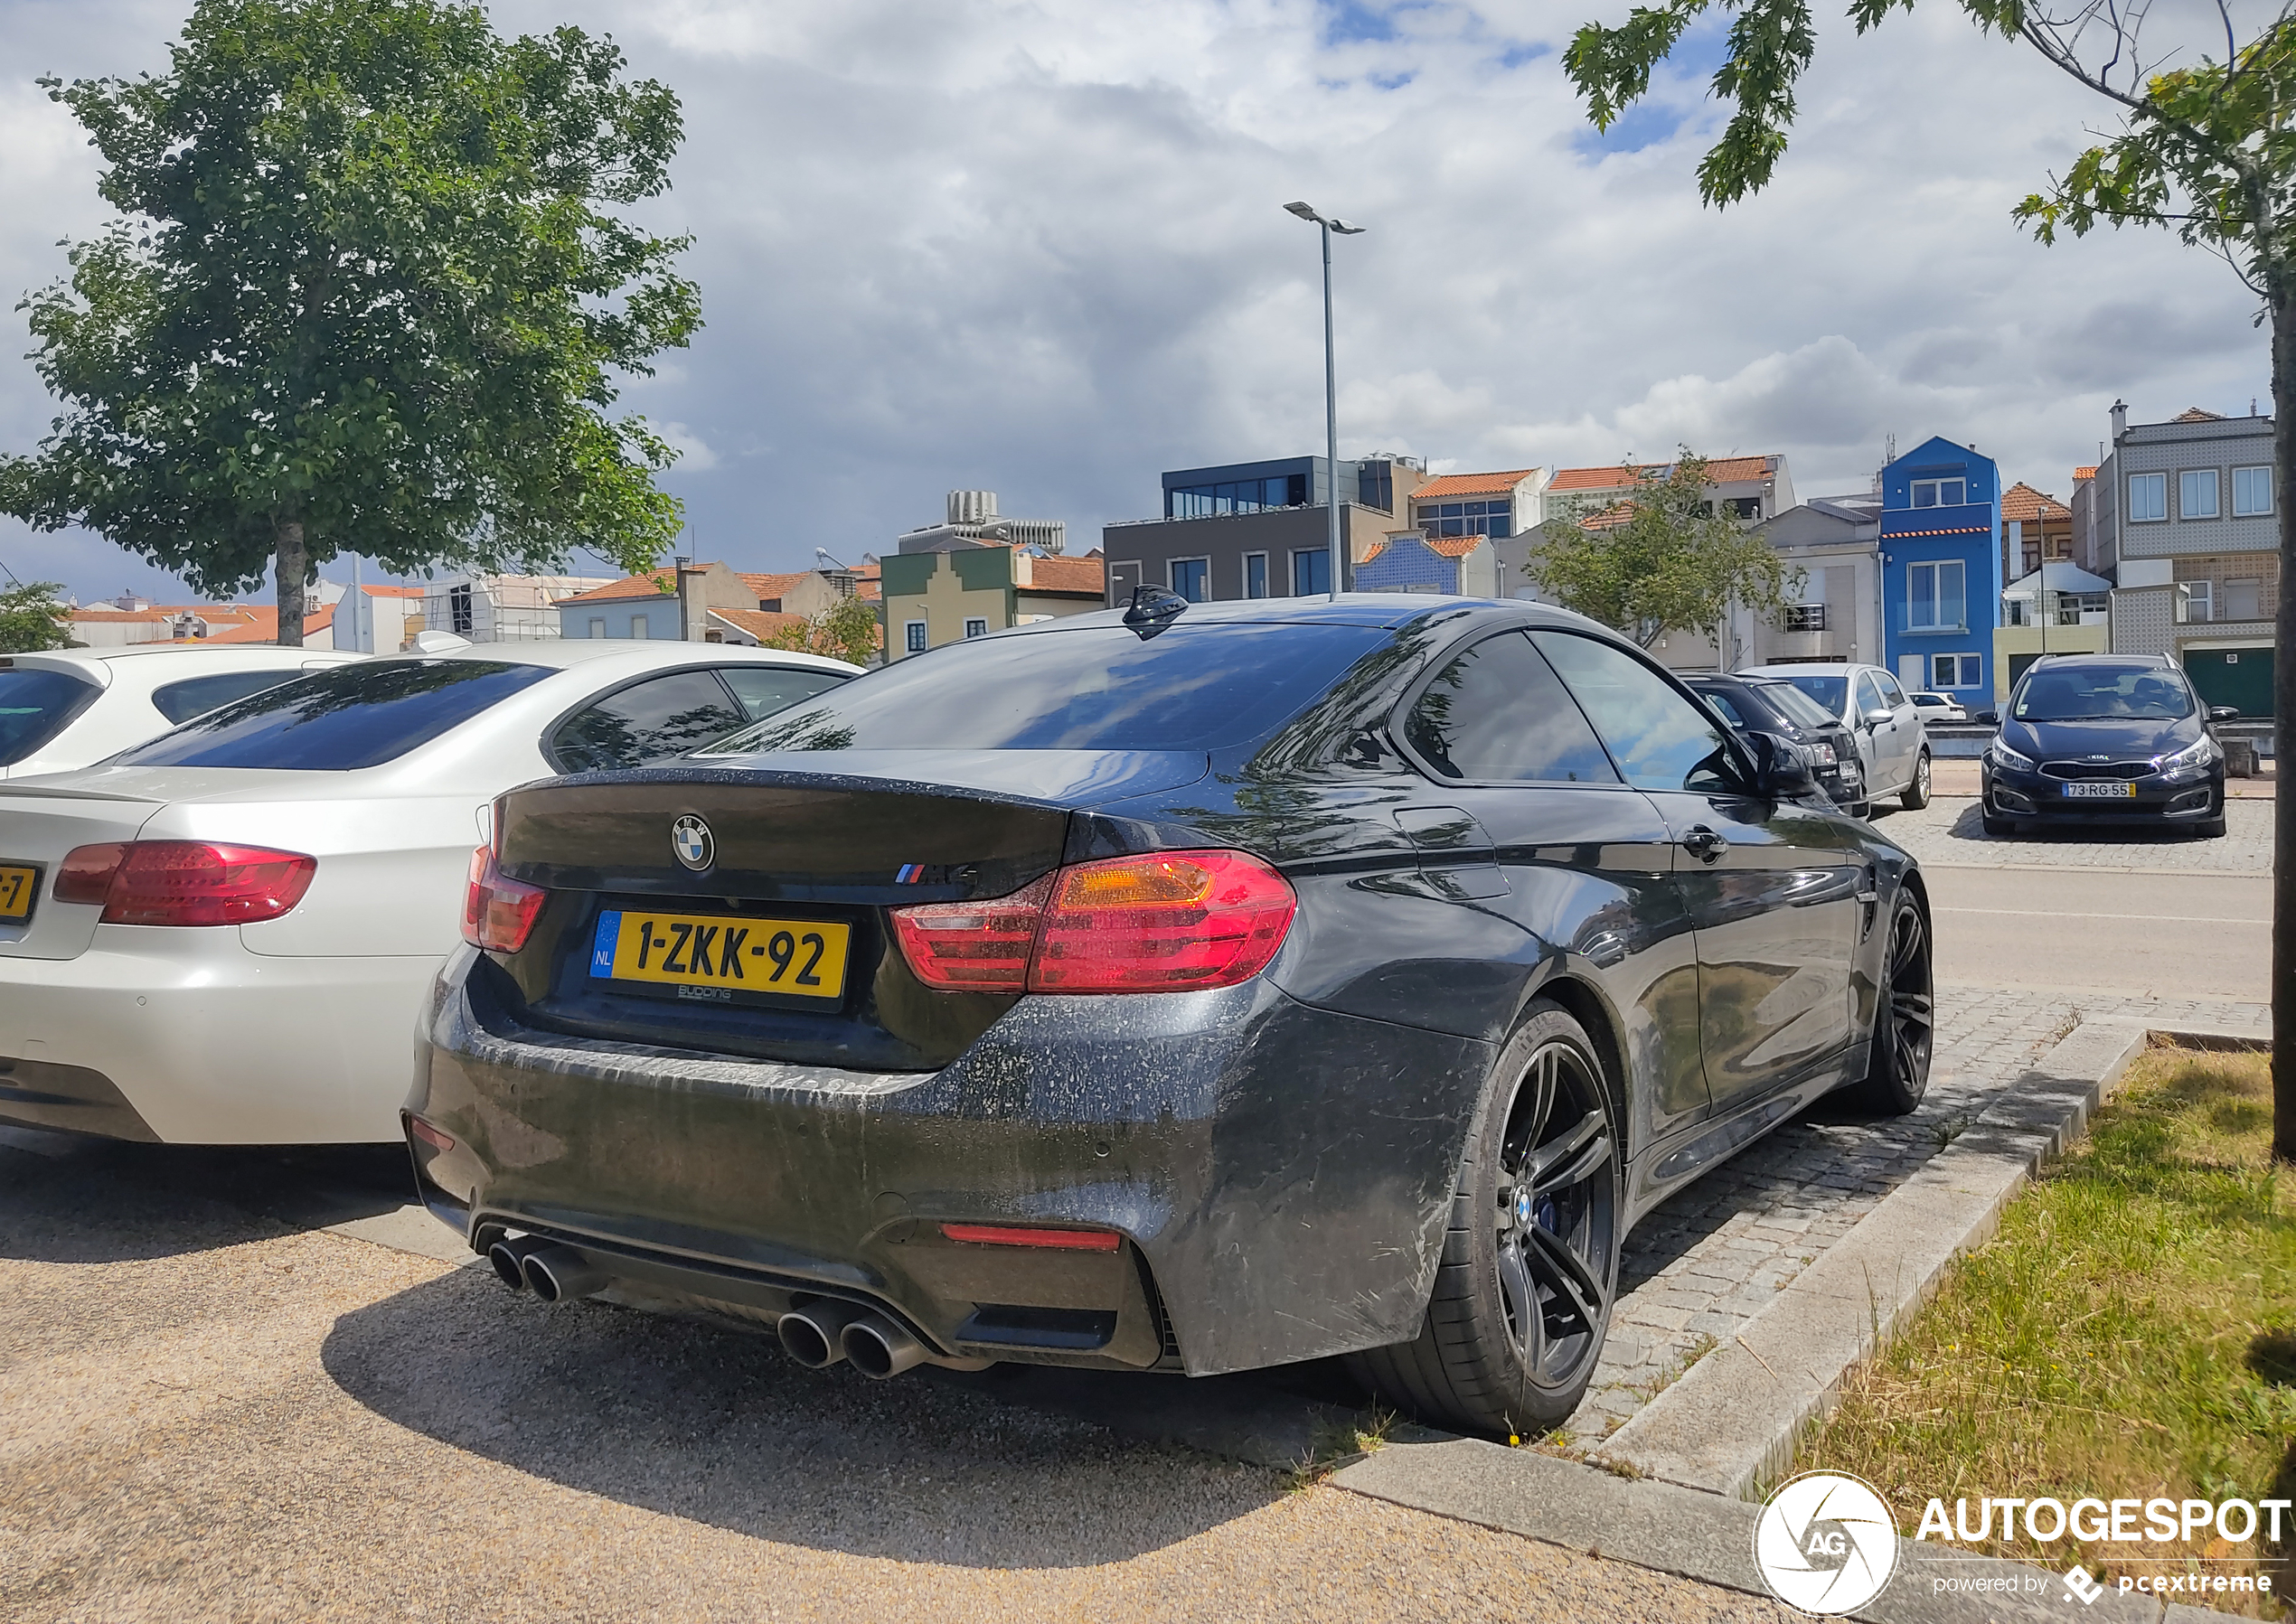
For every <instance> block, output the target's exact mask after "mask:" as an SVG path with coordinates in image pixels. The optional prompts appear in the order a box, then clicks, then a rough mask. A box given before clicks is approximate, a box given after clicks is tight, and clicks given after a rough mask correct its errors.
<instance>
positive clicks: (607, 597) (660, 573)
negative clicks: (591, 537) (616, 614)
mask: <svg viewBox="0 0 2296 1624" xmlns="http://www.w3.org/2000/svg"><path fill="white" fill-rule="evenodd" d="M664 581H667V582H669V583H670V591H669V592H668V593H664V592H663V590H662V583H663V582H664ZM676 591H677V577H674V576H673V575H672V574H671V573H670V572H669V570H668V569H666V568H663V569H660V570H656V571H655V572H654V574H653V575H626V576H624V577H622V578H621V579H620V580H618V581H609V582H607V584H606V585H605V586H603V587H591V588H590V589H589V590H588V592H578V593H576V594H575V595H574V596H572V597H561V598H557V599H554V600H553V604H554V605H555V604H604V603H611V602H613V601H614V600H615V599H616V598H624V597H665V596H674V595H675V593H676Z"/></svg>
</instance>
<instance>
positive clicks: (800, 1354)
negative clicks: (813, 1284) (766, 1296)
mask: <svg viewBox="0 0 2296 1624" xmlns="http://www.w3.org/2000/svg"><path fill="white" fill-rule="evenodd" d="M860 1317H861V1310H859V1309H857V1308H855V1307H853V1306H852V1304H851V1303H845V1302H832V1301H830V1300H827V1299H823V1300H822V1301H819V1302H809V1303H807V1304H806V1305H805V1307H804V1308H802V1309H792V1310H789V1312H787V1313H786V1314H784V1315H783V1316H782V1317H781V1318H780V1319H777V1320H776V1321H775V1322H774V1330H775V1331H776V1333H777V1334H778V1335H779V1336H780V1338H781V1348H782V1351H783V1352H784V1353H786V1354H787V1355H788V1356H790V1357H791V1358H793V1359H795V1360H796V1361H797V1363H798V1364H800V1365H803V1366H805V1368H806V1369H808V1370H826V1369H828V1368H829V1367H830V1366H832V1365H834V1364H836V1363H837V1361H838V1360H840V1359H842V1358H843V1357H844V1356H845V1346H844V1343H843V1341H842V1336H843V1334H844V1329H845V1328H846V1327H847V1326H848V1325H850V1324H852V1322H853V1321H854V1320H855V1319H859V1318H860Z"/></svg>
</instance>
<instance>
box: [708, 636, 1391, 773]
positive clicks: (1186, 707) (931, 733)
mask: <svg viewBox="0 0 2296 1624" xmlns="http://www.w3.org/2000/svg"><path fill="white" fill-rule="evenodd" d="M1394 640H1395V634H1394V633H1392V632H1390V631H1388V630H1386V629H1384V628H1382V627H1379V626H1353V625H1333V624H1328V623H1317V622H1306V623H1296V622H1295V623H1285V622H1282V621H1216V622H1213V623H1211V624H1206V625H1196V626H1191V625H1190V624H1187V622H1186V621H1185V620H1182V621H1181V622H1180V623H1178V624H1174V625H1172V626H1170V627H1167V628H1166V629H1165V630H1164V631H1162V632H1161V633H1159V634H1156V635H1155V636H1153V637H1152V638H1149V639H1147V640H1146V641H1144V642H1143V640H1142V639H1141V638H1140V637H1138V636H1137V635H1135V634H1134V633H1133V632H1132V631H1130V630H1129V629H1127V628H1125V627H1124V626H1112V625H1106V624H1101V625H1094V626H1078V627H1074V628H1067V629H1062V630H1058V631H1046V632H1023V633H1020V634H1007V635H1004V636H999V637H976V638H973V639H971V640H969V641H965V642H959V643H948V644H946V645H944V646H943V647H941V648H937V649H935V650H934V651H932V652H930V653H927V654H913V655H911V656H909V657H908V659H905V660H898V661H895V662H893V663H892V664H891V665H889V666H885V667H882V668H881V669H880V670H877V671H870V673H869V674H868V675H867V676H863V677H856V678H854V679H853V680H852V681H850V682H846V683H843V684H842V685H841V686H839V687H837V688H834V689H832V690H829V691H828V692H826V693H823V694H819V695H816V696H815V697H814V698H813V699H808V700H805V702H803V703H801V704H796V705H792V706H791V707H790V708H789V709H787V710H786V711H784V712H782V713H781V714H780V715H779V716H774V717H768V718H766V719H765V720H764V721H762V722H759V723H757V725H756V726H755V727H752V728H745V729H744V730H743V731H742V732H740V733H739V734H737V735H735V736H734V737H731V738H729V739H726V740H724V741H723V742H721V743H720V744H718V745H716V746H712V747H711V750H710V754H711V755H712V756H728V755H763V754H766V753H767V752H771V751H778V750H1218V749H1223V748H1226V747H1227V746H1231V745H1240V744H1243V743H1245V742H1246V741H1247V740H1250V739H1256V738H1259V737H1263V736H1265V735H1266V734H1268V733H1272V732H1273V731H1275V729H1276V728H1279V727H1281V726H1282V725H1283V724H1284V722H1287V721H1289V720H1290V719H1291V718H1293V717H1294V715H1296V714H1298V712H1299V711H1300V710H1301V709H1303V708H1304V707H1305V706H1306V705H1307V704H1308V703H1309V702H1310V701H1311V700H1313V699H1315V698H1316V697H1317V696H1318V695H1320V694H1322V692H1323V691H1324V690H1326V689H1327V688H1329V687H1331V684H1332V683H1333V682H1335V681H1338V680H1339V677H1340V675H1341V672H1343V671H1346V670H1347V669H1348V668H1349V667H1350V666H1351V665H1353V664H1354V663H1355V662H1357V661H1358V660H1360V659H1362V658H1363V657H1364V656H1365V655H1367V654H1369V653H1370V652H1372V651H1373V650H1375V649H1379V648H1382V647H1388V646H1391V645H1392V644H1393V643H1394Z"/></svg>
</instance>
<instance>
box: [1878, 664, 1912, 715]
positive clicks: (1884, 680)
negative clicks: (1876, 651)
mask: <svg viewBox="0 0 2296 1624" xmlns="http://www.w3.org/2000/svg"><path fill="white" fill-rule="evenodd" d="M1874 681H1877V682H1878V683H1880V684H1881V702H1882V703H1883V704H1885V705H1887V706H1888V707H1889V708H1890V709H1892V710H1895V709H1897V707H1898V706H1900V705H1903V704H1904V703H1905V690H1904V689H1902V688H1900V687H1898V686H1897V679H1896V678H1895V677H1893V676H1891V675H1890V674H1889V673H1888V672H1887V671H1877V672H1875V673H1874Z"/></svg>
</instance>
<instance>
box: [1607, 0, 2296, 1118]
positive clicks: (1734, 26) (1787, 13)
mask: <svg viewBox="0 0 2296 1624" xmlns="http://www.w3.org/2000/svg"><path fill="white" fill-rule="evenodd" d="M1957 3H1958V4H1959V5H1960V6H1961V8H1962V11H1964V12H1965V13H1967V14H1968V15H1969V17H1970V19H1971V21H1972V22H1973V23H1976V24H1977V26H1978V27H1979V28H1980V29H1981V30H1982V31H1983V32H1985V33H1990V34H1993V35H1995V36H1998V37H2001V38H2005V39H2011V40H2017V41H2021V42H2023V43H2024V44H2025V45H2027V46H2028V47H2029V48H2030V49H2031V50H2032V51H2034V52H2036V53H2037V55H2038V56H2039V58H2040V60H2041V61H2042V62H2043V63H2045V64H2047V67H2049V68H2050V69H2052V70H2056V71H2057V72H2060V73H2063V74H2065V75H2066V76H2067V77H2069V78H2071V79H2073V80H2075V81H2077V82H2078V83H2080V84H2081V85H2083V86H2084V87H2085V88H2087V89H2089V90H2091V91H2092V92H2094V94H2095V95H2096V96H2097V97H2098V98H2100V99H2101V100H2102V101H2103V104H2104V106H2105V108H2106V109H2107V110H2109V112H2110V113H2111V114H2112V115H2113V117H2116V118H2117V119H2118V121H2119V124H2120V128H2119V129H2118V130H2117V131H2111V132H2101V133H2103V137H2104V138H2103V139H2102V140H2100V141H2098V142H2097V143H2096V144H2095V145H2094V146H2089V147H2087V148H2086V149H2085V150H2084V151H2083V152H2082V153H2081V155H2079V156H2078V157H2076V158H2075V159H2074V161H2073V163H2072V164H2070V165H2069V166H2068V167H2067V168H2066V170H2065V173H2064V174H2062V175H2051V176H2049V177H2048V179H2047V185H2046V186H2045V187H2044V188H2043V189H2042V190H2040V191H2038V192H2032V193H2030V194H2029V195H2028V196H2027V197H2026V199H2025V201H2024V202H2020V203H2018V205H2017V206H2016V208H2015V209H2014V210H2013V211H2011V212H2012V214H2013V216H2014V217H2015V218H2016V219H2017V220H2018V221H2022V222H2023V223H2025V224H2026V225H2027V226H2028V228H2029V229H2030V230H2032V232H2033V234H2034V235H2035V236H2036V237H2037V238H2038V239H2040V240H2041V241H2042V242H2044V243H2049V242H2054V241H2056V234H2057V232H2058V231H2059V230H2069V231H2071V232H2072V233H2073V234H2074V235H2075V236H2076V237H2079V236H2085V235H2086V234H2087V233H2088V232H2090V231H2091V230H2094V229H2095V228H2096V227H2097V226H2098V225H2100V224H2106V225H2113V226H2128V225H2136V226H2152V227H2157V228H2160V229H2161V230H2170V231H2174V232H2175V233H2177V235H2178V237H2179V238H2181V239H2183V240H2184V241H2185V242H2186V243H2187V244H2188V245H2190V246H2192V247H2194V248H2199V249H2207V251H2208V252H2210V253H2211V254H2214V255H2216V256H2217V257H2219V258H2222V259H2223V260H2224V261H2225V264H2226V265H2227V266H2229V267H2230V268H2231V269H2232V271H2233V273H2234V274H2235V275H2236V276H2237V277H2239V278H2240V279H2241V281H2242V283H2243V284H2244V286H2246V287H2247V288H2248V290H2249V291H2250V292H2251V293H2253V294H2254V295H2255V296H2256V300H2257V313H2256V321H2257V324H2258V325H2260V326H2263V325H2267V324H2269V326H2270V329H2271V335H2272V434H2273V455H2272V461H2273V465H2274V468H2273V475H2274V481H2275V483H2276V484H2277V487H2278V489H2279V490H2280V492H2281V493H2282V497H2281V501H2282V502H2283V503H2284V502H2287V501H2288V500H2289V499H2290V496H2291V494H2292V493H2296V7H2291V6H2289V5H2282V6H2278V7H2266V8H2264V9H2263V11H2262V12H2261V13H2259V14H2257V15H2258V25H2257V26H2255V27H2254V29H2253V30H2250V31H2248V32H2246V33H2245V34H2244V32H2243V25H2242V23H2237V22H2235V17H2234V14H2233V11H2232V9H2231V7H2230V6H2229V5H2227V4H2225V0H2218V4H2217V5H2216V6H2214V7H2197V6H2196V7H2193V8H2191V10H2190V11H2189V12H2188V13H2186V14H2184V20H2185V22H2186V23H2188V25H2189V26H2192V27H2194V28H2196V29H2197V31H2198V32H2197V33H2194V34H2193V35H2191V36H2190V37H2188V38H2183V39H2179V38H2176V37H2174V36H2173V35H2171V34H2169V33H2168V31H2169V30H2170V29H2172V28H2173V27H2175V26H2176V25H2177V21H2178V19H2177V18H2176V17H2174V16H2164V17H2162V18H2160V19H2156V18H2155V17H2154V16H2153V12H2152V8H2151V7H2150V6H2148V5H2141V4H2140V5H2123V4H2120V3H2119V0H2066V4H2065V6H2064V9H2063V10H2061V11H2048V10H2044V9H2042V8H2041V7H2040V6H2038V5H2027V4H2024V3H2023V0H1957ZM1913 6H1914V0H1850V5H1849V16H1850V19H1851V20H1852V21H1853V22H1854V23H1856V24H1857V28H1858V33H1867V32H1868V31H1869V30H1871V29H1873V28H1874V27H1876V26H1877V25H1878V24H1879V23H1881V22H1883V21H1884V20H1885V19H1886V18H1887V16H1888V15H1889V14H1890V13H1891V12H1892V11H1895V10H1897V9H1899V8H1901V7H1902V8H1903V9H1905V10H1907V11H1911V10H1912V9H1913ZM1709 7H1712V8H1715V9H1718V10H1721V11H1726V12H1730V13H1733V14H1734V16H1733V20H1732V22H1731V25H1730V31H1729V39H1728V47H1727V54H1726V55H1725V57H1724V60H1723V62H1722V65H1721V67H1720V68H1719V69H1717V70H1716V72H1715V75H1714V81H1713V89H1714V94H1715V95H1716V96H1717V98H1718V99H1722V100H1725V101H1727V102H1729V103H1731V104H1732V105H1733V110H1732V113H1731V116H1730V118H1729V121H1728V123H1727V126H1726V127H1725V128H1724V130H1723V133H1722V138H1721V139H1720V140H1719V141H1717V143H1716V144H1715V146H1714V147H1713V149H1712V150H1711V151H1709V152H1708V154H1707V155H1706V156H1705V158H1704V159H1703V160H1702V161H1701V162H1700V164H1698V190H1699V192H1701V194H1702V195H1703V196H1704V197H1705V199H1706V201H1707V202H1708V203H1711V204H1714V205H1716V206H1717V207H1719V206H1722V205H1725V204H1728V203H1732V202H1737V201H1738V200H1740V199H1741V198H1744V197H1745V196H1746V195H1747V194H1748V193H1749V192H1755V191H1757V190H1759V189H1760V188H1761V187H1762V186H1764V185H1765V184H1767V183H1768V182H1769V180H1770V177H1771V174H1772V172H1773V171H1774V169H1775V168H1776V166H1777V162H1778V159H1779V157H1780V155H1783V153H1784V151H1785V146H1786V134H1787V131H1788V130H1789V129H1790V128H1791V127H1792V126H1793V117H1794V112H1795V103H1794V87H1795V85H1796V83H1797V81H1798V80H1800V78H1801V76H1802V72H1803V70H1805V69H1807V68H1808V67H1809V65H1810V61H1811V56H1812V54H1813V53H1814V52H1815V50H1816V48H1817V34H1816V33H1815V31H1814V30H1813V29H1812V28H1811V22H1810V6H1809V0H1666V4H1663V5H1657V6H1638V7H1637V8H1636V9H1635V10H1634V11H1633V13H1632V14H1630V15H1629V16H1628V18H1627V20H1626V21H1625V22H1624V23H1622V24H1620V25H1618V26H1616V27H1605V26H1604V25H1602V24H1600V23H1588V24H1587V25H1586V26H1585V27H1583V28H1581V29H1580V30H1579V31H1578V33H1577V34H1576V37H1575V38H1574V39H1573V40H1572V42H1571V45H1570V48H1569V50H1568V51H1567V52H1565V54H1564V58H1563V63H1564V67H1565V69H1566V70H1567V72H1568V73H1569V74H1570V77H1571V80H1572V82H1573V83H1574V84H1575V85H1576V86H1577V88H1578V89H1579V92H1580V93H1581V94H1582V95H1583V96H1585V97H1586V106H1587V111H1588V114H1589V116H1590V117H1592V118H1593V119H1594V122H1595V127H1597V128H1603V129H1607V128H1608V127H1610V125H1611V123H1612V121H1613V120H1614V119H1616V118H1617V117H1619V115H1620V114H1621V113H1623V112H1624V111H1625V109H1626V108H1628V107H1629V106H1631V105H1632V104H1633V102H1634V101H1635V100H1637V99H1639V98H1641V97H1642V95H1644V94H1645V93H1646V92H1648V90H1649V89H1650V84H1651V72H1652V70H1654V69H1655V68H1656V67H1657V66H1658V64H1659V63H1660V62H1661V61H1664V60H1665V59H1666V57H1667V56H1668V54H1669V53H1670V52H1672V51H1673V49H1674V47H1675V45H1676V44H1677V42H1680V39H1681V37H1682V33H1683V31H1684V30H1685V29H1686V28H1688V27H1689V24H1690V23H1691V22H1692V21H1693V20H1694V19H1695V18H1697V17H1698V15H1700V14H1702V13H1704V12H1706V11H1707V10H1708V9H1709ZM2280 556H2281V569H2280V583H2281V585H2280V605H2279V609H2278V611H2277V618H2278V627H2277V638H2276V641H2277V642H2278V644H2279V647H2280V650H2281V656H2282V657H2281V658H2280V659H2279V660H2278V661H2277V662H2275V665H2274V668H2273V685H2272V709H2273V721H2272V732H2273V749H2274V752H2275V757H2276V759H2278V760H2281V761H2287V760H2289V759H2291V756H2290V755H2289V751H2290V749H2291V746H2296V664H2291V662H2290V660H2289V658H2288V655H2289V653H2290V652H2291V651H2292V650H2296V531H2291V529H2290V527H2289V526H2287V525H2286V524H2282V527H2281V533H2280ZM2272 832H2273V859H2272V1084H2273V1087H2272V1096H2273V1107H2272V1155H2273V1158H2274V1159H2276V1160H2279V1161H2282V1162H2289V1163H2296V796H2282V797H2281V798H2280V799H2279V800H2278V801H2276V802H2275V803H2273V813H2272Z"/></svg>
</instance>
